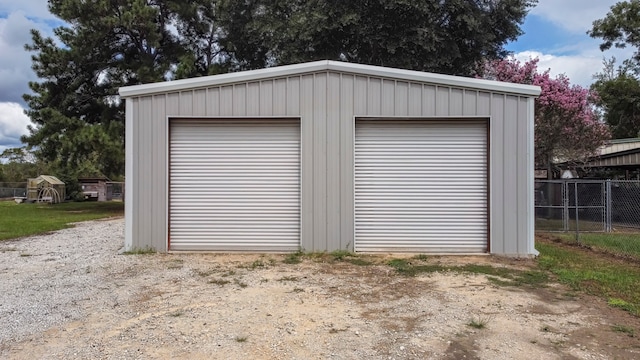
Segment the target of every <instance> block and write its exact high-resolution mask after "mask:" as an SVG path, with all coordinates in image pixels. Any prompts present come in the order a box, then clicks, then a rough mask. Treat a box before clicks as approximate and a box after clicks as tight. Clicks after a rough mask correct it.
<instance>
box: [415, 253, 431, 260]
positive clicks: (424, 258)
mask: <svg viewBox="0 0 640 360" xmlns="http://www.w3.org/2000/svg"><path fill="white" fill-rule="evenodd" d="M412 259H415V260H420V261H427V260H429V256H428V255H426V254H418V255H416V256H414V257H412Z"/></svg>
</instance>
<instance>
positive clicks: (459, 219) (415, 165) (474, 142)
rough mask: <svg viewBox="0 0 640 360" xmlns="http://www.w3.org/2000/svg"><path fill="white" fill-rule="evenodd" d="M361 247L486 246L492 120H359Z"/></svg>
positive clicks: (441, 249)
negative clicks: (488, 131)
mask: <svg viewBox="0 0 640 360" xmlns="http://www.w3.org/2000/svg"><path fill="white" fill-rule="evenodd" d="M355 141H356V143H355V249H356V251H365V252H368V251H371V252H373V251H413V252H443V253H453V252H457V253H461V252H464V253H480V252H486V251H487V242H488V241H487V236H488V235H487V220H488V216H487V211H488V210H487V201H488V200H487V199H488V196H487V174H488V171H487V123H486V121H484V120H478V121H476V120H447V121H423V120H402V121H395V120H394V121H389V120H358V121H357V122H356V136H355Z"/></svg>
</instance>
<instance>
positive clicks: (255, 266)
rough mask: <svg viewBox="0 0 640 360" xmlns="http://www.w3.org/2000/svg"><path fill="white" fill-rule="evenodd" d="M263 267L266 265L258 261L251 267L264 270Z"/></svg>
mask: <svg viewBox="0 0 640 360" xmlns="http://www.w3.org/2000/svg"><path fill="white" fill-rule="evenodd" d="M263 267H265V264H264V263H263V262H262V260H256V261H254V262H252V263H251V265H250V266H249V268H250V269H256V268H263Z"/></svg>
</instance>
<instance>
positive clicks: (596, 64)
mask: <svg viewBox="0 0 640 360" xmlns="http://www.w3.org/2000/svg"><path fill="white" fill-rule="evenodd" d="M514 57H515V58H516V59H518V60H520V61H523V62H524V61H528V60H529V59H535V58H538V59H539V62H538V70H539V71H545V70H547V69H549V73H550V74H551V75H553V76H554V77H555V76H557V75H559V74H565V75H566V76H567V77H568V78H569V79H570V80H571V83H572V84H576V85H580V86H582V87H589V85H591V83H592V82H593V75H594V74H595V73H597V72H600V71H601V70H602V57H594V56H584V55H566V56H558V55H551V54H543V53H541V52H537V51H523V52H519V53H517V54H514Z"/></svg>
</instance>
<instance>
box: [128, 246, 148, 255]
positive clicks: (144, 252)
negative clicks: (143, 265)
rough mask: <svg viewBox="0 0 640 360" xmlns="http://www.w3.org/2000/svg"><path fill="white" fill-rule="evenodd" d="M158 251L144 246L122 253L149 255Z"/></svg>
mask: <svg viewBox="0 0 640 360" xmlns="http://www.w3.org/2000/svg"><path fill="white" fill-rule="evenodd" d="M155 253H156V251H155V249H152V248H150V247H144V248H133V249H131V250H129V251H125V252H123V253H122V254H124V255H149V254H155Z"/></svg>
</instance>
